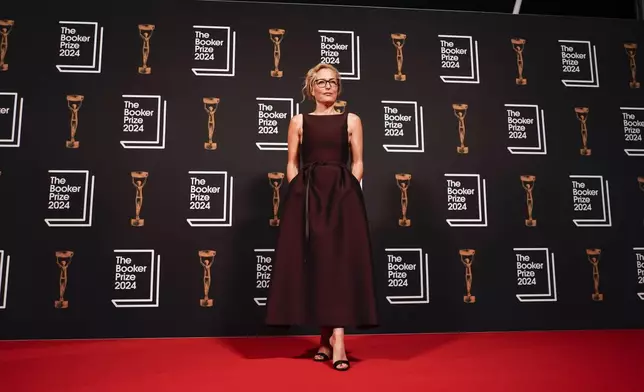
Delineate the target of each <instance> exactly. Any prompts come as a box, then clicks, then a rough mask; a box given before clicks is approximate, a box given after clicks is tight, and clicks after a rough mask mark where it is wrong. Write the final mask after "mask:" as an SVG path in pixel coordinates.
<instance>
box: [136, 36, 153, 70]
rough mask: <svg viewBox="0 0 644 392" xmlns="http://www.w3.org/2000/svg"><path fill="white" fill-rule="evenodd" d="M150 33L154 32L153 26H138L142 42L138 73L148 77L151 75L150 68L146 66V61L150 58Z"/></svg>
mask: <svg viewBox="0 0 644 392" xmlns="http://www.w3.org/2000/svg"><path fill="white" fill-rule="evenodd" d="M152 32H154V25H153V24H140V25H139V36H141V39H142V40H143V48H142V49H141V62H142V64H141V66H140V67H139V73H140V74H141V75H149V74H151V73H152V68H151V67H149V66H148V59H149V58H150V38H152Z"/></svg>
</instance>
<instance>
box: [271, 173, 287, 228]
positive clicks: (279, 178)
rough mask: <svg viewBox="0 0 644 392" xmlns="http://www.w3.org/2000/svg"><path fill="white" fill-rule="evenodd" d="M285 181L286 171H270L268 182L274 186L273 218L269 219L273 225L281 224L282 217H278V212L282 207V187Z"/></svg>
mask: <svg viewBox="0 0 644 392" xmlns="http://www.w3.org/2000/svg"><path fill="white" fill-rule="evenodd" d="M283 181H284V173H278V172H271V173H268V182H269V183H270V184H271V187H272V188H273V218H272V219H270V220H269V221H268V223H269V224H270V225H271V226H279V225H280V219H279V218H278V217H277V212H278V211H279V207H280V187H281V186H282V182H283Z"/></svg>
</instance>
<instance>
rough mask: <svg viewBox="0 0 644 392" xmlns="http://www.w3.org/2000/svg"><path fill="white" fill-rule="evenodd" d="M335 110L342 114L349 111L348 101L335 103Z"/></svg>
mask: <svg viewBox="0 0 644 392" xmlns="http://www.w3.org/2000/svg"><path fill="white" fill-rule="evenodd" d="M333 109H334V110H335V112H336V113H339V114H342V113H344V111H345V110H346V109H347V101H340V100H338V101H335V103H334V104H333Z"/></svg>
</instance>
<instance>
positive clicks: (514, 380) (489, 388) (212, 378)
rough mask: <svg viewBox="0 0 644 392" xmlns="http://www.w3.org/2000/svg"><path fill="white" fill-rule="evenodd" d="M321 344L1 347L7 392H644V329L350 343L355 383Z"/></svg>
mask: <svg viewBox="0 0 644 392" xmlns="http://www.w3.org/2000/svg"><path fill="white" fill-rule="evenodd" d="M315 342H316V340H315V338H313V337H290V338H233V339H218V338H203V339H150V340H144V339H136V340H93V341H32V342H0V391H4V392H20V391H30V392H54V391H67V392H69V391H92V392H100V391H154V392H160V391H220V392H237V391H257V392H259V391H261V392H265V391H329V392H340V391H352V392H362V391H365V392H370V391H388V392H408V391H449V392H460V391H464V392H465V391H467V392H501V391H512V392H529V391H541V392H545V391H553V392H556V391H566V392H576V391H583V392H591V391H602V392H642V391H644V386H643V385H644V384H643V382H642V378H641V376H642V374H644V331H643V330H638V331H572V332H530V333H518V332H517V333H485V334H444V335H385V336H382V335H378V336H348V337H347V348H348V350H349V357H350V359H352V360H353V362H352V368H351V369H350V370H349V371H348V372H337V371H334V370H332V369H331V368H330V366H329V362H327V363H315V362H313V361H312V360H310V359H309V357H310V355H311V353H310V350H311V349H312V347H314V346H315ZM307 351H309V353H307Z"/></svg>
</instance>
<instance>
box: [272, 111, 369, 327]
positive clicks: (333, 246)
mask: <svg viewBox="0 0 644 392" xmlns="http://www.w3.org/2000/svg"><path fill="white" fill-rule="evenodd" d="M347 116H348V113H346V112H345V113H344V114H340V115H321V116H316V115H310V114H303V117H304V121H303V132H302V144H301V145H300V168H299V172H298V174H297V176H295V177H294V178H293V180H292V181H291V182H290V184H288V190H287V193H286V195H285V197H284V200H283V203H282V214H281V215H282V216H281V222H280V232H279V236H278V239H277V245H276V248H275V258H274V261H273V274H272V277H271V284H270V288H269V294H268V302H267V318H266V323H267V324H269V325H282V326H285V325H313V326H321V327H357V328H369V327H373V326H376V324H377V321H376V305H375V298H374V288H373V275H372V272H373V266H372V256H371V243H370V241H371V240H370V234H369V224H368V221H367V214H366V209H365V204H364V200H363V195H362V188H361V187H360V183H359V182H358V180H357V179H356V178H355V177H354V176H353V174H351V170H350V169H349V166H348V164H347V162H348V161H349V155H350V149H349V142H348V133H347Z"/></svg>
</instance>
